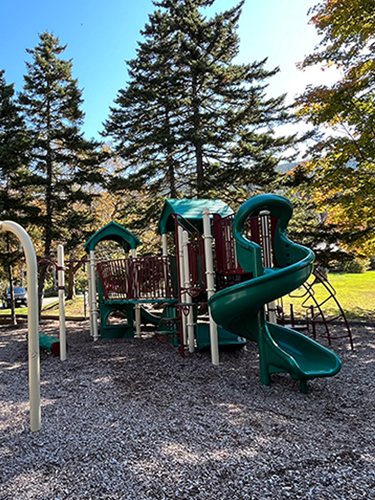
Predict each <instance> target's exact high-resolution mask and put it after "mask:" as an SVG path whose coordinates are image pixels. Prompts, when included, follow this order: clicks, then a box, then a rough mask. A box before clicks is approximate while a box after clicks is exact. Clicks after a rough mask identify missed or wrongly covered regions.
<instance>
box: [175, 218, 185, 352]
mask: <svg viewBox="0 0 375 500" xmlns="http://www.w3.org/2000/svg"><path fill="white" fill-rule="evenodd" d="M182 245H183V229H182V227H181V226H178V248H179V254H178V255H177V258H178V259H179V268H180V276H179V280H180V286H181V288H183V287H184V284H185V277H184V275H185V272H184V253H183V249H182V248H183V247H182ZM185 296H186V294H185V293H183V294H181V300H182V302H184V301H185V300H186V297H185ZM181 315H182V317H181V322H182V335H183V340H184V345H186V316H185V314H184V313H181Z"/></svg>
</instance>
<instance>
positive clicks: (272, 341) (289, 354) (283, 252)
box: [209, 194, 341, 393]
mask: <svg viewBox="0 0 375 500" xmlns="http://www.w3.org/2000/svg"><path fill="white" fill-rule="evenodd" d="M263 210H267V211H268V212H269V213H270V216H271V217H275V218H277V219H278V223H277V227H276V231H275V234H274V237H273V252H274V260H275V261H276V262H277V267H273V268H264V267H263V264H262V253H261V248H260V246H259V245H258V244H256V243H254V242H251V241H249V240H248V239H247V238H246V237H245V235H244V224H245V221H246V219H247V218H248V217H251V216H257V215H259V213H260V212H261V211H263ZM292 213H293V207H292V204H291V203H290V201H289V200H287V199H286V198H284V197H281V196H277V195H270V194H265V195H259V196H255V197H253V198H251V199H249V200H248V201H247V202H245V203H244V204H243V205H242V206H241V207H240V209H239V211H238V212H237V214H236V216H235V218H234V222H233V234H234V238H235V241H236V250H237V258H238V261H239V263H240V264H241V266H242V268H243V269H244V271H246V272H249V273H252V276H253V278H252V279H250V280H249V281H245V282H244V283H240V284H238V285H235V286H232V287H229V288H226V289H224V290H220V291H219V292H217V293H215V294H214V295H213V296H212V297H211V299H210V300H209V305H210V307H211V313H212V316H213V318H214V320H215V321H216V323H217V324H218V325H219V326H220V327H222V328H224V329H225V330H228V331H229V332H232V333H234V334H236V335H239V336H240V337H246V338H247V339H250V340H254V341H256V342H257V343H258V349H259V362H260V378H261V382H262V383H263V384H265V385H269V384H270V383H271V379H270V374H271V373H277V372H287V373H289V374H290V376H291V377H292V378H293V379H295V380H300V383H301V391H302V392H304V393H307V380H309V379H314V378H317V377H331V376H333V375H336V374H337V373H338V372H339V371H340V369H341V360H340V358H339V357H338V356H336V354H334V353H333V352H331V351H329V350H328V349H326V348H325V347H323V346H321V345H320V344H318V343H317V342H315V341H313V340H311V339H309V338H308V337H306V336H305V335H302V334H301V333H298V332H296V331H293V330H291V329H289V328H284V327H281V326H279V325H275V324H273V323H269V322H267V321H266V319H265V310H264V305H265V304H267V303H269V302H272V301H273V300H276V299H278V298H279V297H282V296H284V295H286V294H288V293H290V292H291V291H292V290H295V289H296V288H298V287H299V286H301V285H302V283H304V282H305V281H306V280H307V278H308V277H309V276H310V274H311V272H312V268H313V260H314V253H313V252H312V251H311V250H309V249H308V248H306V247H303V246H301V245H297V244H295V243H293V242H292V241H290V240H289V239H288V238H287V237H286V235H285V230H286V227H287V225H288V222H289V220H290V218H291V216H292Z"/></svg>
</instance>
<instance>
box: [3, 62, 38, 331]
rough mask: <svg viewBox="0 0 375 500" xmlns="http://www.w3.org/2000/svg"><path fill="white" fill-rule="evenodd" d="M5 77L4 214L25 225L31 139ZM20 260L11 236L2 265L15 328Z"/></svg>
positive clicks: (16, 245) (28, 211)
mask: <svg viewBox="0 0 375 500" xmlns="http://www.w3.org/2000/svg"><path fill="white" fill-rule="evenodd" d="M4 73H5V72H4V71H0V213H1V217H2V219H8V220H11V221H14V222H18V223H21V224H22V225H25V224H26V223H27V219H28V216H30V214H31V212H32V210H33V207H32V206H31V199H30V195H29V192H28V189H27V186H28V184H29V170H28V150H29V137H28V133H27V129H26V125H25V123H24V121H23V119H22V116H21V113H20V109H19V107H18V105H17V104H16V102H15V99H14V86H13V85H8V84H7V83H6V81H5V77H4ZM12 243H13V244H12ZM20 258H21V254H20V252H19V246H18V244H17V241H15V238H14V237H13V236H12V235H11V234H10V233H7V234H6V238H5V241H4V240H2V241H1V244H0V262H1V263H2V264H3V265H4V267H6V269H7V273H8V281H9V288H10V296H11V312H12V323H13V324H16V316H15V308H14V292H13V285H14V283H13V279H14V277H13V266H14V265H15V264H16V263H17V262H18V261H19V260H20Z"/></svg>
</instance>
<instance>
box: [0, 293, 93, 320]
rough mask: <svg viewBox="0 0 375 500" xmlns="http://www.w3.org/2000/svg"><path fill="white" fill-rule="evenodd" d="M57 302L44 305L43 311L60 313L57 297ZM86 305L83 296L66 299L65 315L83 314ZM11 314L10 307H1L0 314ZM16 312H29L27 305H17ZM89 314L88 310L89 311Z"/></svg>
mask: <svg viewBox="0 0 375 500" xmlns="http://www.w3.org/2000/svg"><path fill="white" fill-rule="evenodd" d="M56 301H57V303H54V304H49V305H46V306H43V307H42V311H43V312H45V313H46V314H56V315H58V314H59V303H58V298H57V297H56ZM83 313H84V306H83V297H81V296H79V297H76V298H75V300H66V301H65V315H66V316H83ZM9 314H10V309H0V315H2V316H5V315H7V316H8V315H9ZM16 314H27V307H17V308H16ZM87 314H88V311H87Z"/></svg>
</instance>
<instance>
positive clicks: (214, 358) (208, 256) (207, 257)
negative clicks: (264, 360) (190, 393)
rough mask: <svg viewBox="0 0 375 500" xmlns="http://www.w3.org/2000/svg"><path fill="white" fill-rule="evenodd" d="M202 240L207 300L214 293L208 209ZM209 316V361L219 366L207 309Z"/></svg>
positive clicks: (205, 214) (206, 209) (215, 340)
mask: <svg viewBox="0 0 375 500" xmlns="http://www.w3.org/2000/svg"><path fill="white" fill-rule="evenodd" d="M202 214H203V239H204V257H205V262H206V277H207V298H208V299H209V298H210V297H212V295H213V294H214V293H215V280H214V276H215V272H214V263H213V256H212V235H211V223H210V211H209V209H208V208H204V209H203V212H202ZM209 316H210V341H211V361H212V364H213V365H218V364H219V341H218V334H217V324H216V323H215V321H214V319H213V317H212V315H211V308H210V309H209Z"/></svg>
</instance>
